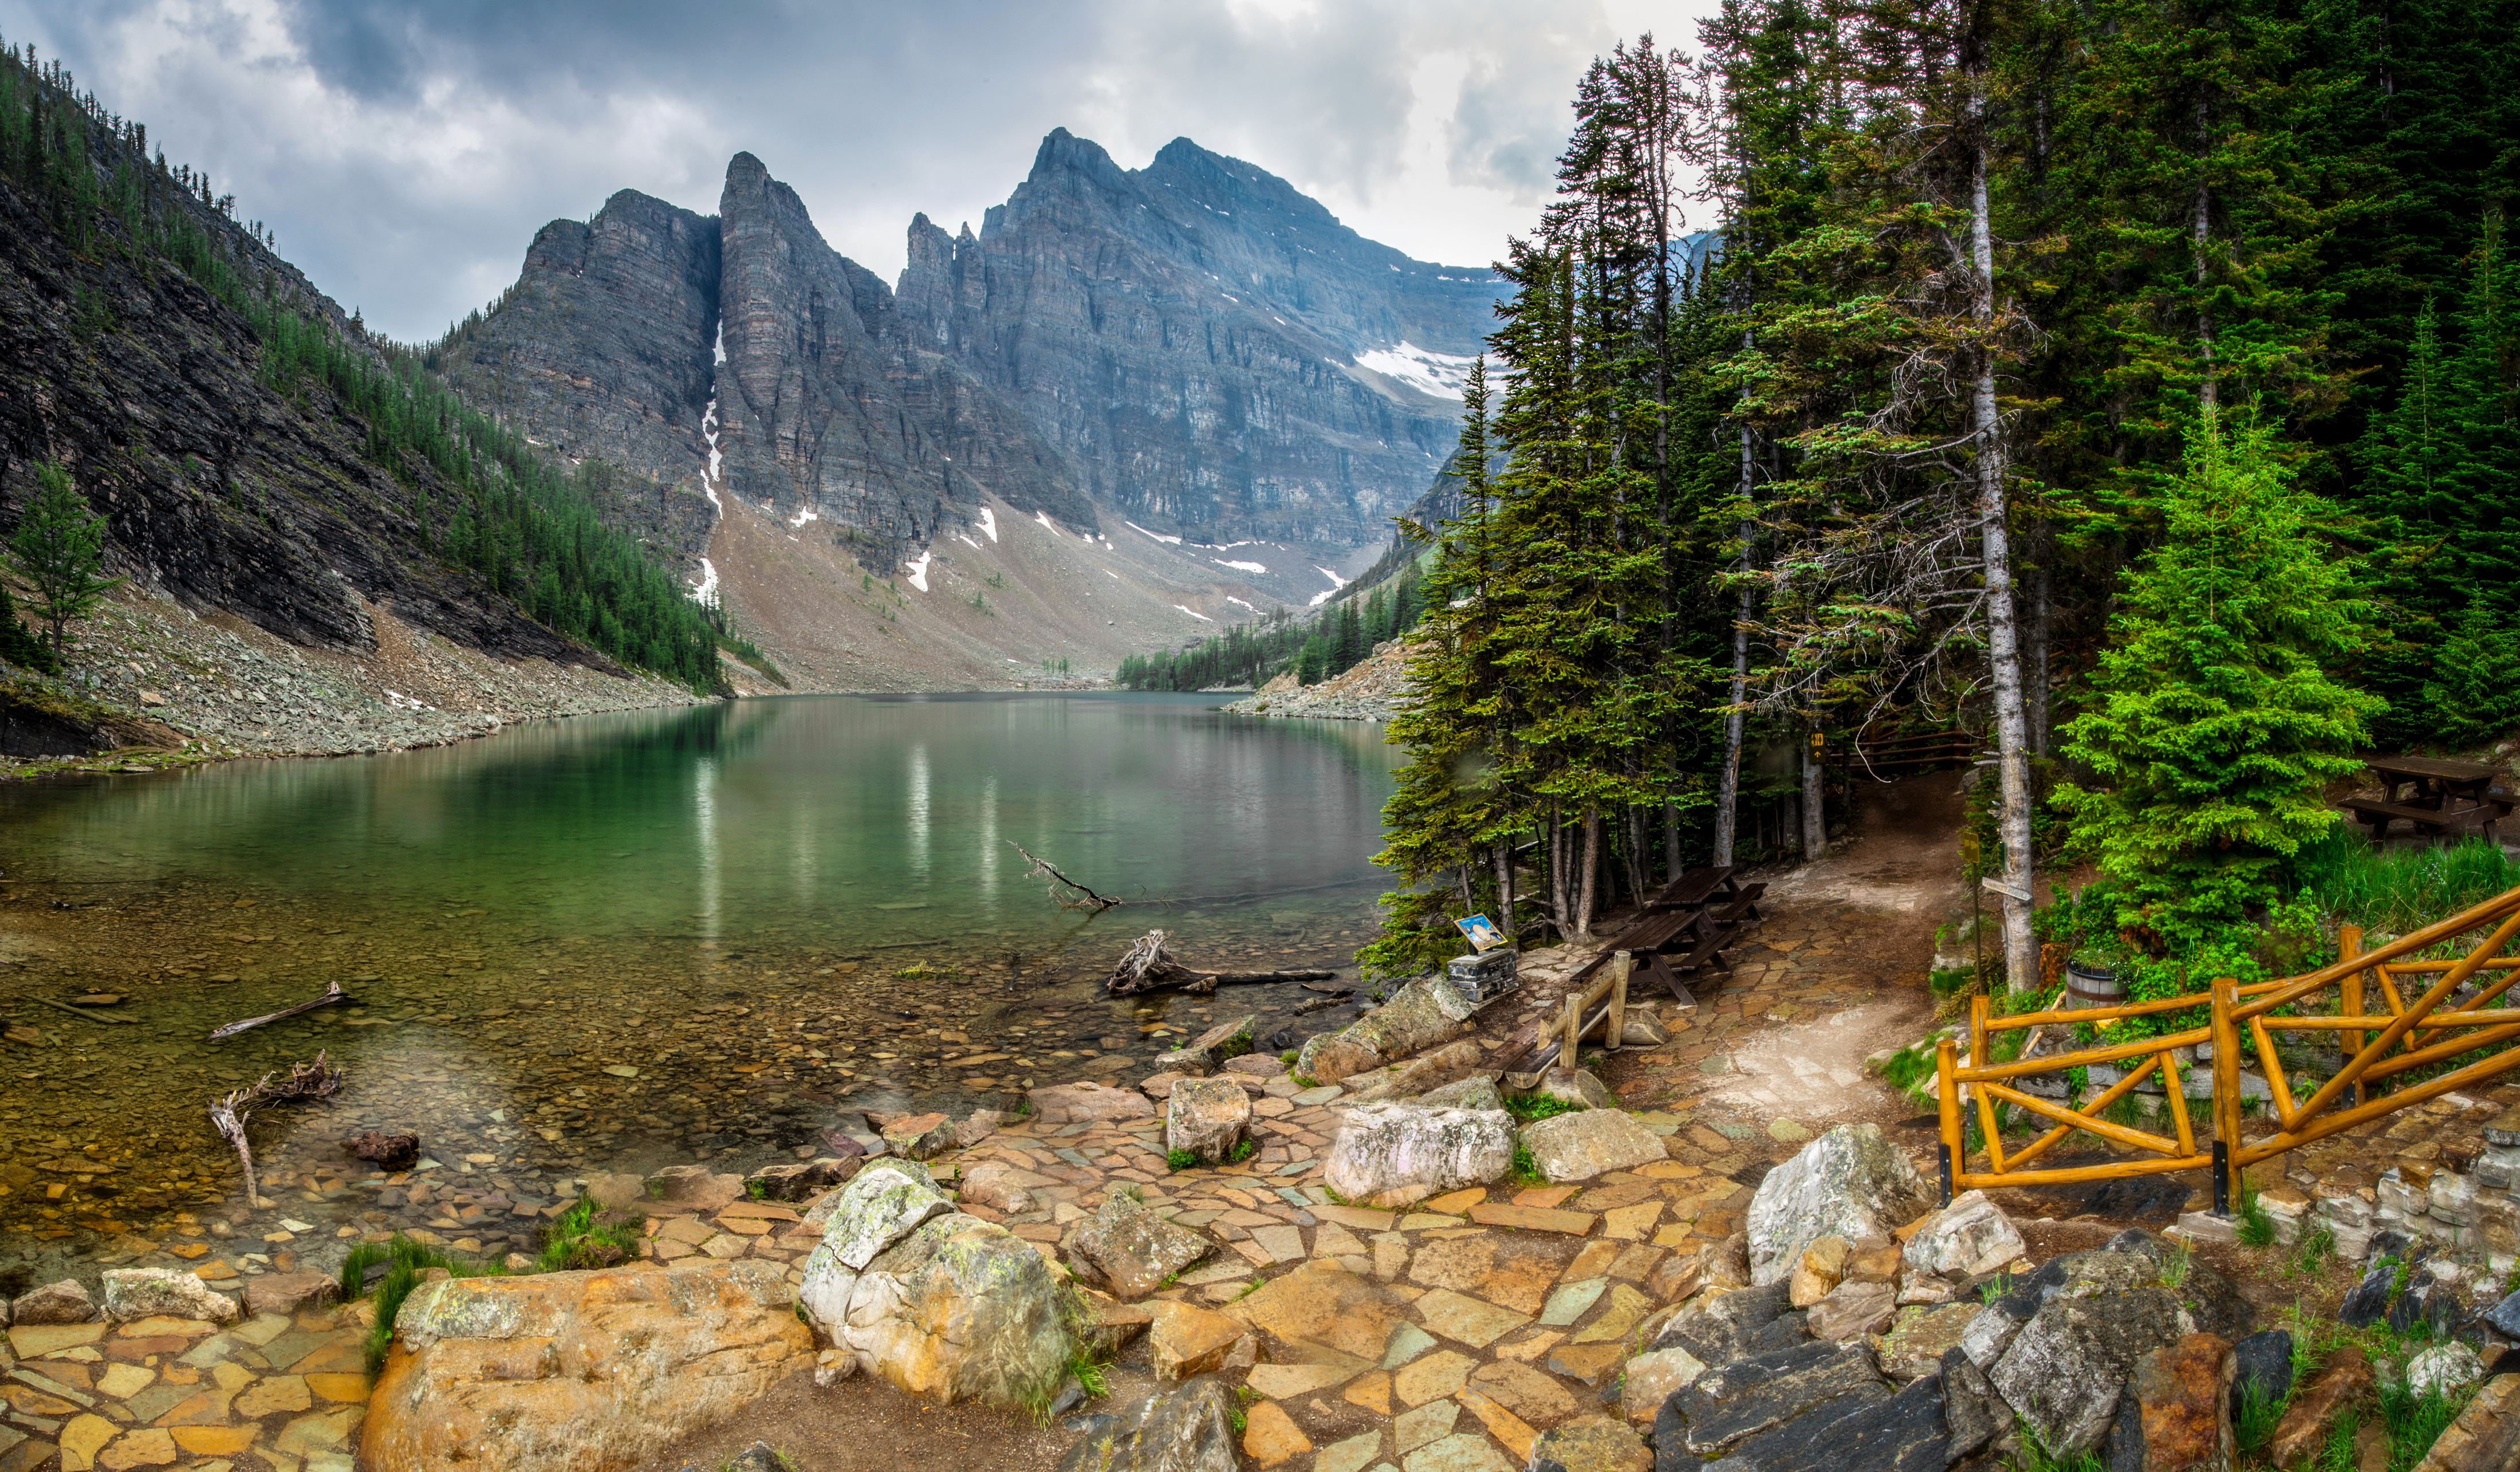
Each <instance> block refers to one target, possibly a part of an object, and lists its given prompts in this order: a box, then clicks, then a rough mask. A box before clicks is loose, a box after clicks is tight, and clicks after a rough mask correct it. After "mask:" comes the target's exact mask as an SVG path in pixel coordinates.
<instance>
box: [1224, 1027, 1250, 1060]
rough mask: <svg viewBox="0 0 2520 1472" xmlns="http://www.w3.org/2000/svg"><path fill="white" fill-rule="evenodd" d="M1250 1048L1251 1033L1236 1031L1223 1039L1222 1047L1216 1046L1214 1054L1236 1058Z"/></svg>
mask: <svg viewBox="0 0 2520 1472" xmlns="http://www.w3.org/2000/svg"><path fill="white" fill-rule="evenodd" d="M1250 1050H1251V1035H1250V1034H1249V1033H1236V1034H1235V1035H1234V1036H1233V1037H1231V1038H1228V1039H1226V1040H1225V1043H1224V1046H1223V1047H1220V1048H1217V1050H1216V1055H1217V1056H1218V1057H1220V1058H1238V1057H1241V1056H1242V1055H1243V1054H1244V1053H1247V1052H1249V1051H1250Z"/></svg>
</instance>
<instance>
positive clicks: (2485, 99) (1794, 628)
mask: <svg viewBox="0 0 2520 1472" xmlns="http://www.w3.org/2000/svg"><path fill="white" fill-rule="evenodd" d="M2515 24H2520V8H2515V7H2514V6H2512V5H2510V4H2507V3H2504V4H2491V3H2488V4H2438V5H2436V4H2416V5H2408V6H2388V7H2383V6H2377V5H2369V4H2359V3H2327V0H2311V3H2294V0H2276V3H2240V4H2223V3H2214V4H2205V5H2183V4H2159V3H2119V0H2100V3H2096V4H2080V5H2073V6H2051V5H2041V4H2037V3H2024V4H2013V3H2005V0H1990V3H1979V4H1943V3H1933V0H1924V3H1913V4H1912V3H1889V4H1861V5H1857V4H1834V3H1826V0H1822V3H1810V0H1733V3H1728V4H1726V5H1725V6H1724V8H1723V10H1722V12H1721V14H1720V16H1719V17H1717V18H1716V19H1715V20H1713V21H1711V22H1708V23H1706V24H1705V25H1704V26H1703V27H1702V29H1701V31H1700V33H1699V34H1698V36H1697V37H1696V38H1695V42H1696V44H1695V46H1694V47H1693V48H1672V47H1668V46H1665V45H1663V44H1660V43H1658V42H1657V41H1655V40H1654V39H1652V38H1650V37H1647V38H1643V39H1640V40H1639V41H1637V42H1635V43H1633V44H1631V45H1628V46H1624V47H1622V48H1620V49H1619V50H1617V51H1615V52H1614V53H1612V54H1611V55H1609V56H1607V57H1605V58H1603V59H1601V60H1600V61H1598V62H1597V63H1596V64H1595V65H1594V66H1593V67H1592V68H1591V70H1590V72H1589V73H1588V74H1587V75H1586V76H1585V77H1584V78H1583V81H1582V84H1581V88H1580V91H1579V92H1578V94H1577V97H1576V102H1575V107H1576V114H1577V119H1578V121H1577V126H1576V129H1575V133H1574V136H1573V138H1572V141H1571V142H1570V143H1569V145H1568V147H1567V148H1566V150H1565V151H1564V153H1563V155H1562V156H1561V157H1560V158H1559V162H1558V170H1557V190H1556V197H1555V200H1554V201H1553V204H1552V205H1551V206H1550V208H1549V209H1548V211H1547V213H1546V215H1545V218H1544V219H1543V221H1542V223H1541V224H1540V226H1539V227H1538V228H1537V229H1536V230H1534V231H1532V232H1531V233H1530V234H1528V235H1527V236H1524V237H1522V238H1518V239H1516V240H1514V241H1513V242H1512V243H1511V245H1510V249H1509V253H1508V257H1507V259H1506V261H1505V262H1504V263H1503V265H1502V266H1501V269H1502V270H1504V271H1506V272H1507V273H1508V275H1509V277H1510V280H1511V284H1512V294H1511V297H1510V299H1509V301H1508V302H1507V303H1505V304H1504V305H1502V306H1501V307H1500V308H1499V323H1498V326H1497V329H1496V331H1495V333H1494V335H1492V336H1491V337H1490V339H1489V351H1488V354H1487V356H1486V358H1485V359H1484V360H1483V361H1482V362H1481V365H1480V371H1479V373H1478V374H1477V375H1476V376H1475V377H1474V379H1473V380H1472V383H1471V386H1470V390H1469V393H1468V395H1467V400H1466V412H1465V414H1464V417H1463V445H1462V453H1461V455H1460V457H1459V458H1458V460H1457V464H1458V465H1459V466H1460V467H1462V468H1463V473H1464V476H1465V480H1466V484H1465V485H1464V486H1463V491H1464V499H1463V507H1464V510H1463V513H1462V514H1461V515H1460V516H1459V517H1458V518H1456V519H1453V520H1450V521H1449V522H1447V523H1445V524H1444V525H1442V526H1441V527H1440V528H1437V529H1434V530H1435V539H1434V542H1433V544H1432V547H1431V549H1430V552H1429V554H1428V558H1427V564H1426V572H1425V591H1424V603H1425V607H1426V610H1427V611H1426V612H1425V614H1424V618H1423V622H1422V624H1421V626H1420V644H1419V646H1418V653H1417V655H1416V669H1417V678H1418V695H1417V699H1416V703H1415V705H1414V707H1413V708H1412V709H1411V710H1410V712H1409V713H1408V714H1406V715H1405V716H1404V717H1403V718H1402V719H1400V720H1399V721H1397V722H1395V724H1394V728H1393V733H1394V739H1395V740H1398V741H1401V742H1402V743H1404V744H1405V745H1406V747H1407V748H1408V751H1409V764H1408V766H1407V768H1406V770H1405V772H1404V773H1403V775H1402V778H1401V783H1400V788H1399V791H1398V795H1397V796H1396V797H1395V799H1394V800H1393V802H1392V805H1391V807H1390V809H1389V810H1388V813H1387V815H1386V816H1387V819H1388V821H1389V847H1388V849H1387V851H1386V853H1385V855H1384V859H1383V862H1384V863H1385V864H1386V866H1388V867H1390V868H1391V869H1393V870H1396V871H1397V872H1399V873H1400V874H1401V875H1402V876H1403V877H1404V879H1405V880H1406V881H1407V884H1406V887H1405V888H1403V889H1402V890H1400V891H1398V892H1395V893H1394V894H1392V895H1390V896H1388V897H1386V900H1385V906H1386V925H1385V931H1384V935H1383V937H1382V939H1381V940H1380V941H1379V942H1377V943H1376V944H1375V946H1374V947H1373V948H1371V949H1370V950H1369V952H1368V955H1367V957H1366V959H1367V960H1368V961H1369V962H1371V963H1373V964H1375V965H1378V966H1379V967H1381V968H1382V969H1384V970H1386V971H1389V972H1392V973H1395V974H1398V973H1404V972H1407V971H1410V970H1413V969H1415V968H1417V967H1419V966H1422V965H1423V964H1425V963H1426V962H1428V961H1430V960H1433V959H1437V958H1439V957H1441V956H1444V955H1448V954H1450V952H1451V951H1452V950H1453V949H1454V946H1455V941H1454V938H1453V936H1452V935H1451V934H1450V931H1451V925H1450V921H1449V919H1448V918H1447V917H1448V916H1449V915H1453V914H1463V913H1466V912H1468V911H1485V912H1486V913H1488V914H1492V915H1497V916H1509V917H1510V919H1509V921H1508V924H1509V928H1512V929H1514V930H1515V931H1517V932H1518V933H1520V934H1522V935H1524V936H1526V937H1530V938H1535V939H1532V940H1528V941H1527V943H1542V944H1545V943H1546V942H1545V941H1541V940H1538V939H1536V938H1538V937H1546V936H1553V935H1557V936H1578V935H1584V934H1587V933H1589V932H1590V931H1591V929H1592V925H1593V919H1594V917H1595V916H1597V915H1599V914H1603V913H1604V912H1605V911H1606V910H1607V909H1608V908H1609V907H1610V906H1611V905H1612V903H1613V902H1614V901H1615V900H1617V899H1619V898H1620V897H1624V896H1631V895H1639V894H1643V893H1644V892H1646V891H1647V890H1649V889H1650V888H1651V887H1652V886H1654V885H1656V884H1658V883H1659V882H1661V880H1662V878H1663V877H1664V876H1665V875H1668V874H1677V873H1679V872H1680V871H1681V870H1685V869H1687V868H1688V867H1690V866H1693V865H1698V864H1704V863H1708V862H1712V863H1715V864H1727V863H1732V862H1734V861H1735V860H1736V859H1743V858H1744V857H1745V853H1746V849H1747V846H1748V840H1747V838H1746V836H1745V832H1744V824H1745V823H1746V822H1747V821H1748V815H1749V814H1750V813H1751V812H1752V810H1753V807H1754V799H1757V798H1759V797H1760V796H1761V795H1762V794H1778V793H1790V792H1792V790H1793V789H1794V787H1795V786H1796V784H1797V783H1798V782H1799V783H1800V784H1803V785H1806V786H1808V787H1809V788H1810V789H1811V790H1812V792H1813V794H1814V795H1815V796H1817V794H1818V792H1819V790H1820V786H1821V783H1822V782H1823V777H1824V775H1825V774H1827V773H1832V772H1833V773H1838V774H1841V776H1842V781H1846V782H1856V781H1864V780H1866V771H1865V762H1866V759H1867V753H1868V751H1871V750H1874V749H1878V748H1879V747H1880V746H1881V744H1882V743H1884V742H1887V741H1889V740H1891V739H1893V738H1895V737H1897V736H1901V735H1903V734H1914V733H1925V732H1947V731H1955V730H1956V731H1958V732H1961V733H1965V734H1966V735H1967V736H1970V737H1972V738H1974V739H1975V740H1976V741H1977V742H1978V743H1979V749H1981V750H1982V751H1983V752H1984V753H1985V760H1984V761H1983V762H1982V764H1981V765H1982V768H1983V773H1984V778H1985V781H1983V783H1982V784H1981V785H1979V786H1978V787H1977V788H1975V791H1976V793H1977V794H1978V797H1977V798H1973V799H1972V810H1973V812H1977V813H1979V815H1980V816H1979V817H1978V818H1977V819H1976V820H1975V824H1974V831H1973V833H1972V835H1971V852H1970V856H1969V870H1970V871H1969V875H1968V877H1969V878H1970V880H1971V882H1972V883H1974V882H1975V881H1976V880H1977V879H1979V878H1980V877H1981V876H1985V877H1989V878H1991V879H1992V881H1993V883H1992V884H1991V885H1990V891H1991V892H1990V897H1989V903H1990V908H1991V909H1992V908H1994V907H1995V906H1997V905H2000V906H2001V909H2002V912H2003V913H2002V914H2001V917H2000V924H2001V930H2002V960H2003V969H2004V970H2005V971H2006V972H2007V973H2008V974H2009V976H2010V978H2011V982H2012V985H2013V986H2014V987H2016V988H2021V987H2026V986H2029V985H2031V984H2032V983H2033V982H2034V981H2035V978H2036V970H2035V968H2036V966H2037V964H2038V954H2039V953H2038V947H2039V945H2040V941H2041V938H2042V936H2041V933H2040V928H2035V927H2034V923H2033V919H2032V914H2031V911H2032V906H2031V903H2030V901H2029V896H2030V895H2031V894H2032V893H2033V884H2034V881H2036V880H2038V879H2039V878H2041V877H2042V876H2043V875H2045V874H2046V873H2048V870H2051V869H2061V868H2064V867H2069V866H2074V865H2080V864H2085V863H2088V864H2091V865H2093V866H2094V867H2095V871H2096V873H2097V875H2098V878H2097V881H2096V882H2093V883H2092V884H2090V885H2089V886H2087V887H2085V888H2083V889H2082V890H2080V891H2079V892H2078V893H2076V894H2073V895H2067V894H2066V893H2064V892H2063V891H2062V890H2060V891H2059V894H2058V898H2059V899H2060V900H2063V901H2064V903H2061V904H2059V905H2056V906H2055V907H2053V908H2052V909H2050V910H2048V911H2045V912H2043V913H2042V914H2040V916H2039V919H2038V922H2037V926H2038V927H2043V928H2044V929H2045V931H2046V933H2047V934H2048V936H2049V937H2050V938H2054V939H2070V940H2077V941H2080V942H2083V943H2086V944H2090V943H2093V942H2094V941H2105V942H2106V943H2107V944H2109V945H2113V946H2123V947H2125V948H2126V950H2127V952H2128V955H2127V958H2126V960H2127V963H2128V964H2129V965H2131V966H2132V967H2133V968H2134V970H2135V974H2136V976H2137V984H2136V990H2137V992H2138V994H2152V993H2159V994H2169V993H2175V992H2178V991H2182V990H2189V989H2192V988H2193V987H2194V986H2197V985H2201V983H2199V982H2196V981H2195V980H2194V976H2196V975H2202V974H2204V972H2203V970H2202V968H2203V967H2205V966H2208V965H2212V966H2216V967H2219V968H2220V970H2221V972H2222V973H2224V974H2228V972H2230V971H2231V970H2233V969H2235V968H2236V969H2238V970H2240V971H2241V972H2242V973H2243V974H2247V966H2248V961H2247V954H2248V953H2249V952H2250V950H2251V949H2252V948H2251V945H2250V944H2249V937H2251V936H2254V935H2255V934H2257V933H2258V931H2259V930H2260V929H2261V928H2262V927H2263V926H2265V925H2266V924H2268V923H2269V921H2270V916H2271V915H2273V916H2276V917H2278V918H2279V917H2280V914H2281V913H2282V907H2283V905H2284V902H2285V900H2286V898H2287V896H2288V895H2290V894H2291V893H2292V892H2293V889H2294V887H2295V886H2296V885H2297V884H2298V882H2299V873H2300V868H2301V865H2302V864H2303V863H2304V862H2305V860H2306V856H2308V855H2309V854H2310V853H2311V852H2312V851H2314V850H2316V849H2317V848H2318V846H2319V845H2320V844H2321V843H2322V842H2324V841H2326V838H2327V836H2329V834H2330V829H2331V826H2332V822H2333V817H2332V814H2330V813H2329V812H2327V811H2326V809H2325V807H2324V804H2323V800H2322V798H2321V795H2320V788H2321V786H2322V785H2323V784H2325V783H2327V782H2329V781H2333V780H2334V779H2336V778H2338V777H2339V776H2340V775H2343V774H2345V773H2349V772H2351V771H2352V770H2353V769H2354V767H2355V766H2356V763H2355V761H2354V759H2353V757H2354V753H2356V752H2357V751H2363V750H2370V749H2374V748H2375V747H2381V746H2387V747H2389V748H2391V749H2399V750H2414V749H2434V750H2450V749H2456V748H2458V747H2460V746H2461V745H2462V744H2471V745H2472V744H2474V743H2476V742H2478V741H2480V740H2485V739H2490V738H2491V737H2492V736H2495V735H2498V734H2499V733H2502V732H2505V731H2508V730H2509V729H2510V728H2511V726H2512V725H2513V724H2514V723H2515V722H2520V682H2515V681H2514V679H2513V678H2512V675H2513V671H2514V668H2515V665H2516V664H2520V628H2516V627H2515V624H2514V619H2513V614H2514V600H2515V598H2520V592H2515V587H2520V585H2515V583H2514V580H2513V578H2512V575H2511V567H2510V563H2511V560H2512V558H2513V557H2514V555H2515V554H2514V548H2515V547H2520V541H2515V539H2514V536H2513V532H2512V530H2511V529H2510V528H2509V527H2507V526H2506V525H2505V520H2506V517H2507V516H2509V515H2511V514H2512V513H2514V512H2515V511H2520V505H2515V501H2520V310H2516V309H2515V299H2516V298H2520V256H2515V252H2514V247H2513V245H2512V243H2511V242H2510V241H2509V240H2508V235H2509V229H2510V227H2509V222H2508V215H2509V212H2510V210H2511V207H2512V205H2513V203H2514V201H2515V196H2520V114H2515V109H2520V102H2515V100H2514V92H2513V83H2514V81H2515V77H2514V70H2515V67H2514V63H2515V60H2520V45H2515ZM1762 753H1765V754H1767V756H1768V757H1769V760H1767V761H1765V762H1764V763H1762V762H1760V761H1759V760H1757V758H1758V757H1759V755H1760V754H1762ZM1830 780H1832V781H1837V780H1840V779H1830ZM1818 807H1819V804H1818V803H1817V802H1813V803H1809V804H1804V805H1803V811H1804V812H1805V813H1810V812H1812V811H1815V810H1817V809H1818ZM1826 841H1827V835H1826V832H1825V830H1824V828H1823V827H1821V826H1819V825H1814V826H1813V830H1812V831H1809V832H1805V833H1802V834H1799V835H1788V836H1787V838H1786V841H1785V847H1787V848H1795V847H1799V848H1801V849H1802V850H1803V851H1804V852H1805V853H1806V854H1807V855H1808V854H1810V853H1813V852H1816V851H1818V849H1819V848H1821V847H1822V846H1823V845H1824V844H1825V843H1826ZM1995 886H2002V887H2001V889H1997V888H1995ZM1995 944H1996V943H1995V942H1994V941H1993V940H1990V941H1989V948H1990V959H1992V952H1993V949H1994V946H1995Z"/></svg>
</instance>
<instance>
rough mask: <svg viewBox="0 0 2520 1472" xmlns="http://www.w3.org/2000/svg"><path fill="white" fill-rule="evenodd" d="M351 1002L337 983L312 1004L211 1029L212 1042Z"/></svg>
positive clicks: (299, 1005) (302, 1004)
mask: <svg viewBox="0 0 2520 1472" xmlns="http://www.w3.org/2000/svg"><path fill="white" fill-rule="evenodd" d="M349 1000H350V994H349V993H347V992H344V991H342V990H341V984H340V983H339V982H334V983H333V984H332V985H330V986H328V987H326V988H325V989H324V995H323V996H321V997H318V998H316V999H315V1000H314V1001H312V1002H301V1003H299V1004H296V1005H295V1006H285V1007H282V1008H281V1009H280V1010H279V1011H276V1012H266V1013H264V1014H263V1015H261V1016H259V1017H248V1018H247V1019H245V1020H244V1021H243V1022H231V1023H229V1024H228V1025H227V1026H225V1027H214V1028H211V1029H210V1041H211V1042H213V1043H216V1042H217V1041H219V1040H220V1039H221V1038H233V1037H235V1036H236V1035H237V1034H239V1033H241V1032H245V1031H247V1030H248V1029H251V1028H257V1027H260V1026H262V1025H263V1024H264V1023H266V1022H278V1021H279V1020H280V1019H281V1018H283V1017H294V1016H296V1015H297V1014H298V1013H300V1012H311V1011H313V1010H315V1009H316V1008H317V1007H319V1006H331V1005H332V1004H334V1003H337V1002H347V1001H349ZM79 1015H80V1016H83V1017H84V1016H86V1015H88V1014H87V1013H85V1012H81V1013H80V1014H79ZM112 1020H113V1021H116V1022H120V1021H122V1020H123V1019H122V1018H120V1017H116V1018H113V1019H112Z"/></svg>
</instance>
